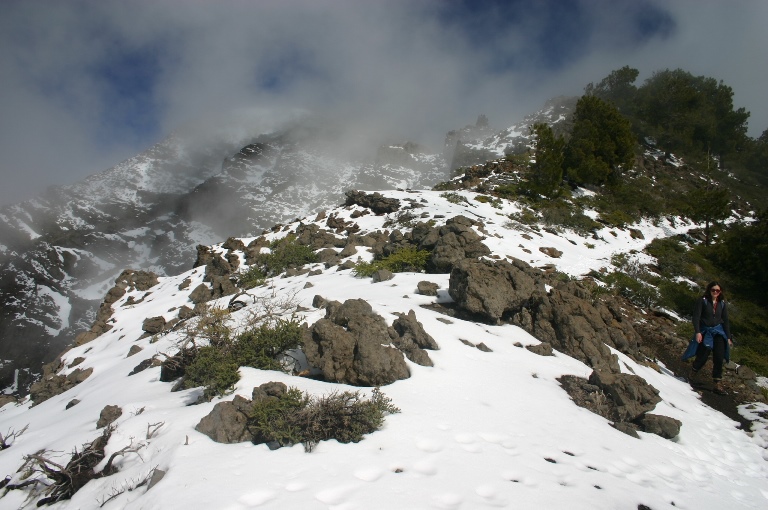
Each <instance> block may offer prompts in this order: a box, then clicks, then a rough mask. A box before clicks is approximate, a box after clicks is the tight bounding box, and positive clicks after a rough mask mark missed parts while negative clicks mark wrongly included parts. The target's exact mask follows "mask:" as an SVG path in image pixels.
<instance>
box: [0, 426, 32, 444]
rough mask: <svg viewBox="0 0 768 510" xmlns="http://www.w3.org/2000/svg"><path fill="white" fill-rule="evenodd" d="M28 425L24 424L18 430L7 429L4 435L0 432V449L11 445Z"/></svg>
mask: <svg viewBox="0 0 768 510" xmlns="http://www.w3.org/2000/svg"><path fill="white" fill-rule="evenodd" d="M28 427H29V424H27V425H24V428H23V429H21V430H18V431H15V430H13V429H11V430H9V431H8V432H6V433H5V435H3V434H0V450H5V449H6V448H10V447H11V446H13V442H12V441H14V440H15V439H16V438H17V437H19V436H21V435H22V434H23V433H24V432H25V431H26V430H27V428H28Z"/></svg>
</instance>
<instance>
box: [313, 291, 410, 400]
mask: <svg viewBox="0 0 768 510" xmlns="http://www.w3.org/2000/svg"><path fill="white" fill-rule="evenodd" d="M392 347H393V345H392V339H391V336H390V332H389V328H388V327H387V325H386V323H385V322H384V319H383V318H382V317H381V316H379V315H377V314H375V313H374V312H373V309H372V308H371V306H370V305H369V304H368V303H367V302H365V301H364V300H362V299H350V300H347V301H345V302H344V303H343V304H340V303H338V302H330V303H328V305H327V307H326V316H325V318H323V319H320V320H319V321H317V322H315V323H314V324H313V325H312V326H311V327H309V328H307V329H306V330H305V334H304V352H305V354H306V356H307V361H308V362H309V364H310V365H311V366H312V367H315V368H317V369H318V370H319V371H320V372H321V373H322V375H323V377H324V378H325V379H326V380H329V381H334V382H340V383H345V384H351V385H354V386H384V385H387V384H391V383H393V382H395V381H397V380H400V379H406V378H408V377H410V373H409V371H408V366H407V365H406V363H405V360H404V356H403V353H402V352H401V351H399V350H398V349H395V348H392Z"/></svg>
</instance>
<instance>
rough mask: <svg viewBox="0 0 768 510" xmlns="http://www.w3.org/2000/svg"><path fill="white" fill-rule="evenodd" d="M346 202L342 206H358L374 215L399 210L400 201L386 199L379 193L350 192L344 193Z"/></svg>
mask: <svg viewBox="0 0 768 510" xmlns="http://www.w3.org/2000/svg"><path fill="white" fill-rule="evenodd" d="M345 194H346V196H347V200H346V201H345V202H344V205H346V206H350V205H359V206H360V207H365V208H367V209H370V210H372V211H373V212H374V213H376V214H387V213H391V212H395V211H397V210H398V209H400V200H398V199H396V198H386V197H384V196H383V195H382V194H381V193H364V192H362V191H356V190H350V191H347V192H346V193H345Z"/></svg>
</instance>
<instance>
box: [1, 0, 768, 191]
mask: <svg viewBox="0 0 768 510" xmlns="http://www.w3.org/2000/svg"><path fill="white" fill-rule="evenodd" d="M3 9H4V15H3V17H2V19H0V71H1V72H0V109H1V111H2V118H0V177H1V178H2V180H3V183H4V186H3V187H2V188H3V191H2V192H0V203H8V202H14V201H18V200H21V199H24V198H27V197H29V196H31V195H32V194H34V193H38V192H40V191H41V190H42V189H43V188H44V186H45V185H49V184H64V183H70V182H74V181H75V180H78V179H81V178H83V177H85V176H86V175H88V174H91V173H94V172H97V171H100V170H103V169H105V168H107V167H109V166H111V165H113V164H116V163H118V162H119V161H120V160H122V159H124V158H127V157H129V156H131V155H134V154H136V153H137V152H139V151H141V150H143V149H145V148H147V147H148V146H150V145H151V144H152V143H154V142H156V141H158V140H159V139H160V138H162V137H163V136H164V135H166V134H167V133H169V132H170V131H171V130H173V129H175V128H177V127H178V126H179V125H181V124H184V123H197V124H200V123H204V122H205V119H209V118H212V117H218V116H220V115H222V114H224V113H226V112H229V111H232V110H239V111H241V112H242V111H246V110H249V109H251V108H254V107H270V108H272V109H273V110H275V109H278V110H279V109H283V108H285V109H287V108H293V107H301V108H307V109H311V110H313V111H318V112H320V113H323V114H327V115H332V116H334V117H335V118H337V119H339V120H341V121H344V122H346V123H348V124H349V125H353V126H355V130H356V131H358V132H368V133H370V135H371V136H385V135H386V134H390V135H391V136H395V137H397V136H399V137H403V138H404V137H408V138H411V139H416V140H417V141H421V142H426V143H430V144H433V145H434V144H439V143H440V142H441V141H442V137H443V136H444V134H445V133H446V132H447V131H448V130H451V129H455V128H458V127H462V126H464V125H465V124H468V123H471V122H474V120H475V119H476V118H477V115H478V114H480V113H484V114H486V115H488V117H489V118H490V120H491V123H492V125H495V126H497V127H505V126H506V125H509V124H512V123H514V122H517V121H519V120H520V118H521V117H522V116H523V115H525V114H527V113H531V112H532V111H535V110H536V109H538V108H539V107H540V106H541V105H542V104H543V102H544V101H545V100H546V99H548V98H549V97H552V96H556V95H562V94H580V93H581V92H582V90H583V87H584V85H586V84H587V83H589V82H590V81H597V80H599V79H601V78H602V77H604V76H605V75H607V74H608V73H609V72H610V71H611V70H613V69H617V68H619V67H621V66H623V65H631V66H633V67H636V68H638V69H640V70H641V72H642V73H643V74H642V75H641V76H644V77H647V76H649V75H650V73H651V72H653V71H656V70H659V69H664V68H668V67H669V68H677V67H680V68H683V69H685V70H687V71H690V72H692V73H693V74H696V75H706V76H712V77H715V78H718V79H722V80H723V81H724V82H725V83H726V84H728V85H731V86H732V87H733V89H734V91H735V103H736V106H744V107H745V108H746V109H747V110H750V111H751V112H752V118H751V119H750V126H753V128H752V129H751V130H750V134H752V135H753V136H756V135H757V134H759V133H760V132H761V131H762V130H763V129H765V128H766V127H768V111H766V106H765V103H764V101H763V98H762V97H761V96H762V95H763V93H762V87H760V83H765V81H766V80H765V78H766V76H764V74H765V73H766V71H765V70H763V69H762V67H761V66H760V65H759V62H761V58H762V56H761V55H760V52H761V51H762V49H763V48H765V47H767V45H766V42H768V41H766V38H767V36H766V35H765V31H764V30H763V29H762V27H761V26H760V25H759V22H760V21H761V20H765V19H768V16H766V14H768V12H766V10H767V7H766V4H765V3H764V2H760V1H749V0H748V1H744V2H740V4H739V8H738V9H736V8H733V7H731V5H730V4H728V3H724V2H715V1H709V0H704V1H695V2H694V1H693V0H690V1H686V0H676V1H672V2H662V1H661V0H658V1H656V0H654V1H651V0H645V1H639V2H638V1H630V0H622V1H618V2H615V1H608V0H598V1H587V0H583V1H577V0H573V1H563V0H548V1H543V2H524V1H517V0H516V1H501V0H496V1H492V0H475V1H469V0H466V1H457V2H441V1H439V0H415V1H406V0H394V1H386V2H385V1H371V2H359V1H353V0H284V1H277V0H274V1H259V2H256V1H245V0H241V1H237V0H230V1H217V2H204V1H202V0H190V1H185V2H181V1H164V2H156V1H149V0H138V1H134V2H120V1H113V0H104V1H99V2H94V1H79V2H66V3H65V2H58V1H54V0H48V1H45V0H39V1H35V2H24V1H19V0H10V1H7V2H5V3H4V5H3ZM755 78H757V79H755Z"/></svg>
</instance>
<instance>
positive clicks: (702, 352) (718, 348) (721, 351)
mask: <svg viewBox="0 0 768 510" xmlns="http://www.w3.org/2000/svg"><path fill="white" fill-rule="evenodd" d="M713 340H714V342H713V345H712V349H708V348H707V347H706V346H705V345H704V342H702V343H700V344H699V346H698V347H697V348H696V359H694V360H693V369H694V370H695V371H697V372H698V371H699V370H701V369H702V367H703V366H704V364H705V363H706V362H707V358H709V353H710V351H711V352H712V379H715V380H717V381H719V380H720V379H722V378H723V360H724V359H725V342H727V341H728V340H726V339H725V338H723V337H722V336H720V335H717V336H715V338H714V339H713Z"/></svg>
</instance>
